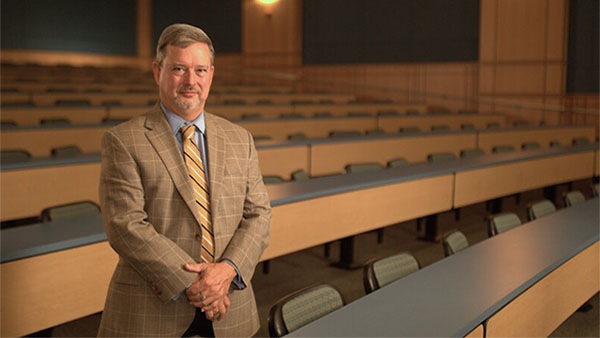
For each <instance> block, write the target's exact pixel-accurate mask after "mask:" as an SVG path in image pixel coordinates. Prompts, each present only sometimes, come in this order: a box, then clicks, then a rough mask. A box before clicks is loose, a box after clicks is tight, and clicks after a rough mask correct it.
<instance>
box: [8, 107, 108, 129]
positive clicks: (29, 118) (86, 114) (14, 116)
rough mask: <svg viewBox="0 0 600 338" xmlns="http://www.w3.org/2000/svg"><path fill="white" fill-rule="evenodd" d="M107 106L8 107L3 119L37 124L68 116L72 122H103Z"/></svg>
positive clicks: (22, 123) (24, 124)
mask: <svg viewBox="0 0 600 338" xmlns="http://www.w3.org/2000/svg"><path fill="white" fill-rule="evenodd" d="M107 115H108V112H107V108H105V107H56V106H49V107H35V108H31V107H25V108H23V107H21V108H19V107H6V108H2V120H3V121H5V120H6V121H15V122H16V123H17V125H19V126H37V125H39V124H40V121H41V120H42V119H57V118H66V119H68V120H69V121H70V122H71V123H72V124H93V123H101V122H102V119H103V118H105V117H107Z"/></svg>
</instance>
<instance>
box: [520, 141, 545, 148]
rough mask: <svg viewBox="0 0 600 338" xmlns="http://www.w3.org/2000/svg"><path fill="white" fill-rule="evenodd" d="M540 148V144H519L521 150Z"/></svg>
mask: <svg viewBox="0 0 600 338" xmlns="http://www.w3.org/2000/svg"><path fill="white" fill-rule="evenodd" d="M540 148H541V147H540V144H539V143H537V142H525V143H522V144H521V150H532V149H540Z"/></svg>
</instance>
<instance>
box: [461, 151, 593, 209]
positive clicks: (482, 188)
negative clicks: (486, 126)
mask: <svg viewBox="0 0 600 338" xmlns="http://www.w3.org/2000/svg"><path fill="white" fill-rule="evenodd" d="M593 161H594V151H587V152H580V153H575V154H567V155H562V156H553V157H550V158H542V159H534V160H530V161H519V162H514V163H508V164H504V165H496V166H489V167H485V168H481V169H474V170H466V171H460V172H457V173H456V186H455V195H454V207H463V206H465V205H470V204H475V203H478V202H483V201H487V200H490V199H493V198H496V197H501V196H507V195H510V194H513V193H517V192H521V191H527V190H531V189H536V188H541V187H545V186H550V185H554V184H558V183H564V182H570V181H575V180H579V179H583V178H588V177H592V175H593V170H594V163H593Z"/></svg>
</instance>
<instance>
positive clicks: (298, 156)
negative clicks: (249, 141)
mask: <svg viewBox="0 0 600 338" xmlns="http://www.w3.org/2000/svg"><path fill="white" fill-rule="evenodd" d="M257 152H258V161H259V163H260V170H261V172H262V174H263V176H267V175H278V176H281V177H283V178H285V179H289V178H290V174H291V173H292V172H293V171H295V170H299V169H302V170H304V171H306V172H307V173H308V172H309V167H308V164H309V163H310V159H309V158H310V152H309V148H308V146H304V145H301V146H294V147H280V148H263V149H258V150H257Z"/></svg>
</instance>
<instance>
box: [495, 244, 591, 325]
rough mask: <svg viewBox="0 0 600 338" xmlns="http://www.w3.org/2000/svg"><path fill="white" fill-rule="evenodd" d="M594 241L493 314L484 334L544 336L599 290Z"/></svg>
mask: <svg viewBox="0 0 600 338" xmlns="http://www.w3.org/2000/svg"><path fill="white" fill-rule="evenodd" d="M598 248H599V244H598V242H596V243H595V244H593V245H592V246H590V247H588V248H587V249H585V250H584V251H582V252H581V253H579V254H578V255H576V256H575V257H573V258H572V259H570V260H569V261H567V262H566V263H564V264H563V265H561V266H559V267H558V268H557V269H556V270H554V271H552V272H551V273H550V274H548V275H547V276H546V277H544V278H543V279H542V280H541V281H539V282H537V283H536V284H534V285H533V286H532V287H531V288H529V289H527V290H526V291H525V292H523V293H522V294H520V295H519V296H518V297H517V298H515V299H514V300H513V301H511V302H510V303H509V304H508V305H506V306H505V307H504V308H502V309H501V310H500V311H498V312H497V313H496V314H494V315H493V316H492V317H491V318H490V319H489V320H488V323H487V331H486V336H487V337H547V336H549V335H550V334H551V333H552V332H553V331H554V330H555V329H556V328H557V327H558V326H560V324H562V323H563V322H564V321H565V320H566V319H567V318H568V317H569V316H570V315H572V314H573V313H574V312H575V311H576V310H577V308H578V307H580V306H581V305H582V304H583V303H585V302H586V301H587V300H588V299H590V298H591V297H592V296H593V295H594V294H596V293H597V292H598V291H599V290H600V280H599V276H600V269H599V266H600V262H599V259H598V257H600V252H599V250H598Z"/></svg>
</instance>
